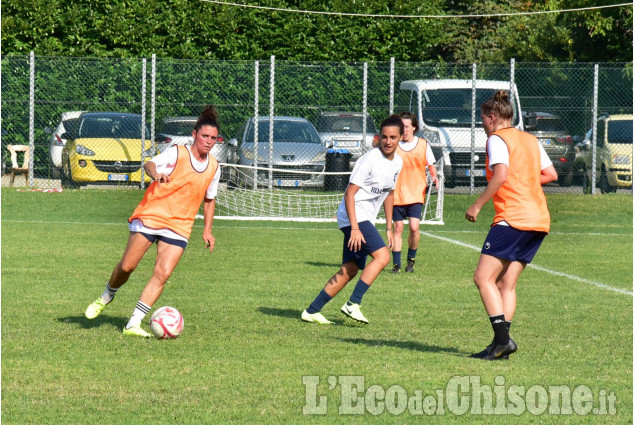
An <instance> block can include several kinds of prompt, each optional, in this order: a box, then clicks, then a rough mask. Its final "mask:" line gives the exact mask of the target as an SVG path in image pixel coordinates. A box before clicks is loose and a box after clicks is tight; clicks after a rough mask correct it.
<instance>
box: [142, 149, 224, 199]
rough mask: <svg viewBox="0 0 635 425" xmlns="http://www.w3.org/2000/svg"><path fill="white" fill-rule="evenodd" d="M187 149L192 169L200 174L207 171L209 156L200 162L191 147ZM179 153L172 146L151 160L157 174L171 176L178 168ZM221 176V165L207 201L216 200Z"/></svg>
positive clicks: (206, 195)
mask: <svg viewBox="0 0 635 425" xmlns="http://www.w3.org/2000/svg"><path fill="white" fill-rule="evenodd" d="M185 147H186V148H187V151H188V152H189V153H190V160H191V163H192V167H193V168H194V169H195V170H196V171H198V172H199V173H202V172H203V171H205V168H207V164H208V163H209V155H208V157H207V158H206V159H205V160H204V161H198V160H197V159H196V158H194V155H192V149H191V147H190V146H189V145H186V146H185ZM177 152H178V148H177V146H176V145H175V146H170V147H169V148H167V149H166V150H164V151H163V152H161V153H160V154H158V155H157V156H155V157H154V158H152V159H151V160H150V161H152V162H154V164H155V165H156V167H157V173H162V174H168V175H169V174H170V173H171V172H172V170H173V169H174V167H175V166H176V159H177ZM220 174H221V171H220V165H219V166H218V168H217V169H216V174H214V178H213V179H212V181H211V182H210V184H209V186H208V187H207V191H206V192H205V199H214V198H216V195H217V194H218V182H219V181H220Z"/></svg>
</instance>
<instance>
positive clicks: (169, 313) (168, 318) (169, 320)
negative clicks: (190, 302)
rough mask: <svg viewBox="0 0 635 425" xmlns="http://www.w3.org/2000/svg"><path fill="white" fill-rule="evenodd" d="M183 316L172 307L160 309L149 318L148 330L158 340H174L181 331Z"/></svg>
mask: <svg viewBox="0 0 635 425" xmlns="http://www.w3.org/2000/svg"><path fill="white" fill-rule="evenodd" d="M183 323H184V321H183V316H181V313H179V311H178V310H177V309H176V308H174V307H168V306H166V307H161V308H160V309H158V310H157V311H155V312H154V313H153V314H152V317H150V329H151V330H152V333H153V334H154V336H156V337H157V338H159V339H171V338H176V337H177V336H179V335H180V334H181V332H182V331H183Z"/></svg>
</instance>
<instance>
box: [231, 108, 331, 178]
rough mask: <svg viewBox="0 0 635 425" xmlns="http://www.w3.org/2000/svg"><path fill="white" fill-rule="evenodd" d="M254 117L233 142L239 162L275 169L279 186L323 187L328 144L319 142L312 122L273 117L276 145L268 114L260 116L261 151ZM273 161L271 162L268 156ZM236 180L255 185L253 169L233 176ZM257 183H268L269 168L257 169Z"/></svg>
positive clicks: (274, 176) (246, 123)
mask: <svg viewBox="0 0 635 425" xmlns="http://www.w3.org/2000/svg"><path fill="white" fill-rule="evenodd" d="M255 122H256V121H255V120H254V119H253V118H249V119H248V120H247V121H246V122H245V124H243V126H242V127H241V129H240V130H239V132H238V137H237V138H236V139H232V140H230V144H232V145H234V146H236V147H237V151H238V163H239V164H240V165H247V166H254V165H257V166H258V167H262V168H269V167H271V168H274V169H275V170H274V171H273V173H272V185H273V186H276V187H320V188H321V187H323V186H324V175H323V174H317V173H322V172H323V171H324V161H325V158H326V147H325V146H324V145H323V144H322V142H321V141H320V136H318V133H317V131H316V130H315V127H314V126H313V124H311V123H310V122H309V121H307V120H306V119H304V118H297V117H282V116H277V117H274V119H273V146H272V149H271V150H270V143H269V117H259V118H258V120H257V123H258V148H257V149H258V151H257V154H256V152H255V150H256V147H255V143H254V140H255V139H254V128H255ZM270 152H271V155H272V157H273V162H271V163H270V162H269V155H270ZM285 170H290V171H306V172H310V173H312V174H298V173H293V172H286V171H285ZM313 173H315V174H313ZM232 178H233V183H235V184H238V185H241V186H247V187H250V186H253V184H254V175H253V173H252V172H251V170H248V171H247V172H241V173H240V174H238V175H236V176H232ZM257 184H258V185H259V186H267V185H268V184H269V171H267V170H258V171H257Z"/></svg>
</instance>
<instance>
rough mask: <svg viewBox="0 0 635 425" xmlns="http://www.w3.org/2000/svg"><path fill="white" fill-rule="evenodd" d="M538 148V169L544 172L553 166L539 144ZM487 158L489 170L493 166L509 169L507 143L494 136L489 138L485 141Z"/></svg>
mask: <svg viewBox="0 0 635 425" xmlns="http://www.w3.org/2000/svg"><path fill="white" fill-rule="evenodd" d="M538 148H539V149H540V169H541V170H544V169H545V168H547V167H548V166H550V165H553V164H552V162H551V159H549V156H548V155H547V152H546V151H545V148H543V147H542V145H541V144H540V143H538ZM487 156H488V157H489V169H490V170H493V169H494V165H495V164H505V165H507V166H508V167H509V150H508V149H507V143H505V142H504V141H503V139H501V138H500V137H499V136H497V135H495V134H494V135H492V136H490V137H489V139H488V140H487Z"/></svg>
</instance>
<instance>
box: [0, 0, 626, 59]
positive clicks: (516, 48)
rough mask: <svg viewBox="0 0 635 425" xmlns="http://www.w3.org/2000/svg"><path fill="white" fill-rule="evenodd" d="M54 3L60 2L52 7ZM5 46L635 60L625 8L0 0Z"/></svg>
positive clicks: (489, 2) (209, 55)
mask: <svg viewBox="0 0 635 425" xmlns="http://www.w3.org/2000/svg"><path fill="white" fill-rule="evenodd" d="M259 6H266V7H272V8H280V9H292V10H314V11H323V12H340V13H357V14H360V13H363V14H378V15H416V16H422V15H444V14H446V15H462V14H483V15H488V14H496V13H511V12H531V11H544V10H560V9H564V8H573V7H583V6H587V4H586V2H583V1H581V0H577V1H574V2H570V1H564V0H548V1H546V2H535V1H531V0H504V1H494V0H486V1H482V2H471V1H466V0H445V1H444V0H431V1H426V0H411V1H408V2H397V1H388V2H386V1H383V0H370V1H368V0H367V1H361V0H353V1H343V0H336V1H333V2H329V3H325V2H323V1H319V0H307V1H291V0H268V1H264V2H259ZM50 11H55V12H54V13H50ZM3 12H4V13H3V14H2V46H3V53H4V54H22V55H24V54H27V53H28V52H29V51H31V50H33V51H35V53H36V54H38V55H44V56H52V55H56V56H99V57H149V56H150V55H152V54H156V55H157V56H158V57H172V58H182V59H222V60H245V59H249V60H253V59H261V60H266V59H268V58H269V56H271V55H274V56H276V58H277V59H280V60H299V61H306V60H323V61H367V62H374V61H386V60H388V58H390V57H394V58H396V60H399V61H428V60H444V61H450V62H452V61H466V62H492V61H502V62H507V61H509V59H511V58H516V59H517V60H519V61H605V62H606V61H616V62H627V61H631V60H632V51H633V48H632V43H631V40H632V27H633V13H632V8H628V7H622V8H611V9H601V10H595V11H587V12H570V13H549V14H541V15H531V16H513V17H491V18H483V17H478V18H436V19H432V18H430V19H428V18H426V19H424V18H418V19H405V18H388V17H386V18H382V17H377V18H367V17H352V16H342V15H318V14H305V13H296V12H287V11H272V10H263V9H255V8H240V7H232V6H226V5H218V4H212V3H206V2H202V1H191V0H139V1H135V0H112V1H105V0H47V1H44V0H23V1H16V0H11V1H8V2H4V4H3Z"/></svg>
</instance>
